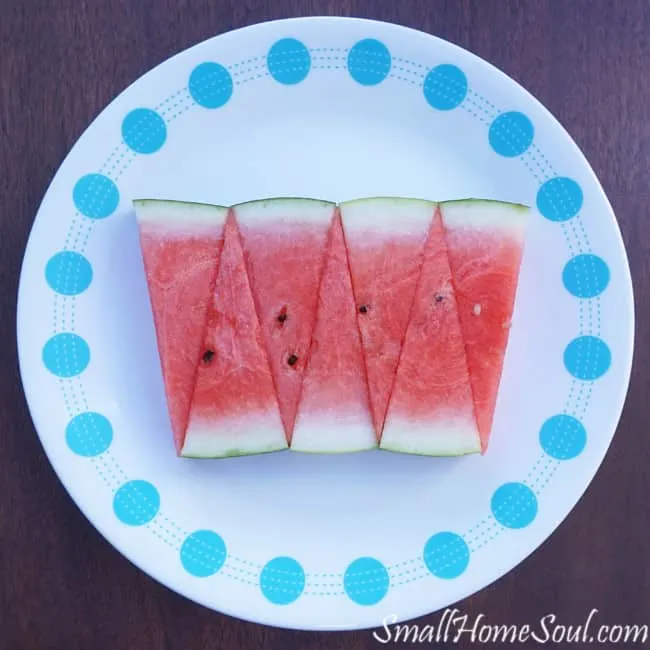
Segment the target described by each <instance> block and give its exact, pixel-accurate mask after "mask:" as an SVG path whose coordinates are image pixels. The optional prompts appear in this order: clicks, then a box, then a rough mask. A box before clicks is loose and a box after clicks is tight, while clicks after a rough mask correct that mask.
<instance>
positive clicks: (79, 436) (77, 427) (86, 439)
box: [65, 412, 113, 457]
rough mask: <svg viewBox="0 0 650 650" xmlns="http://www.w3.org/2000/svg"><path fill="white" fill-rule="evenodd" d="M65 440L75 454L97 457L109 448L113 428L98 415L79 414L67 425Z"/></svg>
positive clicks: (90, 413)
mask: <svg viewBox="0 0 650 650" xmlns="http://www.w3.org/2000/svg"><path fill="white" fill-rule="evenodd" d="M65 439H66V442H67V443H68V447H70V449H71V450H72V451H73V452H74V453H75V454H78V455H79V456H86V457H91V456H97V455H99V454H102V453H104V452H105V451H106V450H107V449H108V448H109V447H110V446H111V442H112V441H113V427H112V426H111V423H110V422H109V420H108V419H107V418H105V417H104V416H103V415H101V414H100V413H92V412H86V413H80V414H79V415H77V416H76V417H74V418H72V420H70V422H69V423H68V426H67V427H66V429H65Z"/></svg>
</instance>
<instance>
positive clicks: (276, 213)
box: [233, 198, 336, 228]
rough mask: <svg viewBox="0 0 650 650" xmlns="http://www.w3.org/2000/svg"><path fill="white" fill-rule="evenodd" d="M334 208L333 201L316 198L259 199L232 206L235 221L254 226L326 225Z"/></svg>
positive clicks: (246, 225)
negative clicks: (281, 223)
mask: <svg viewBox="0 0 650 650" xmlns="http://www.w3.org/2000/svg"><path fill="white" fill-rule="evenodd" d="M335 209H336V204H335V203H329V202H328V201H319V200H317V199H300V198H296V199H292V198H277V199H261V200H259V201H250V202H249V203H241V204H239V205H235V206H233V210H234V212H235V218H236V219H237V222H238V223H239V224H240V225H242V226H245V227H249V228H250V227H254V226H260V225H265V224H266V223H273V224H274V225H275V224H277V223H278V221H280V222H285V223H287V224H301V223H306V224H323V225H328V224H329V223H330V221H331V220H332V217H333V215H334V210H335Z"/></svg>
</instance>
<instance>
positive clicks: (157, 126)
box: [122, 108, 167, 154]
mask: <svg viewBox="0 0 650 650" xmlns="http://www.w3.org/2000/svg"><path fill="white" fill-rule="evenodd" d="M122 138H124V142H125V144H126V146H127V147H129V148H130V149H132V150H133V151H135V152H136V153H142V154H152V153H155V152H156V151H158V150H159V149H160V148H161V147H162V146H163V145H164V144H165V140H166V139H167V125H166V124H165V120H163V118H162V117H161V116H160V115H159V114H158V113H156V111H152V110H151V109H150V108H136V109H134V110H132V111H131V112H130V113H128V114H127V116H126V117H125V118H124V120H123V122H122Z"/></svg>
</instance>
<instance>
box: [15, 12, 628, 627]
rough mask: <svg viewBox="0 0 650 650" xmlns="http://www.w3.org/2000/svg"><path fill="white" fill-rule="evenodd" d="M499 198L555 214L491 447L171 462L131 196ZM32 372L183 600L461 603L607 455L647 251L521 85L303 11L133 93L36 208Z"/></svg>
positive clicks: (139, 549) (49, 406)
mask: <svg viewBox="0 0 650 650" xmlns="http://www.w3.org/2000/svg"><path fill="white" fill-rule="evenodd" d="M375 195H382V196H386V195H397V196H414V197H421V198H425V199H434V200H445V199H452V198H460V197H468V196H474V197H484V198H495V199H501V200H506V201H516V202H522V203H526V204H528V205H530V206H532V207H533V211H532V218H531V223H530V227H529V229H528V234H527V241H526V247H525V253H524V260H523V265H522V269H521V278H520V285H519V293H518V298H517V305H516V310H515V318H514V320H513V327H512V330H511V332H512V334H511V339H510V344H509V348H508V353H507V357H506V362H505V368H504V375H503V380H502V387H501V391H500V396H499V401H498V406H497V413H496V418H495V425H494V430H493V435H492V442H491V446H490V448H489V451H488V453H487V454H486V455H485V456H472V457H464V458H445V459H436V458H422V457H410V456H402V455H397V454H387V453H384V452H380V451H377V452H370V453H363V454H350V455H343V456H338V455H336V456H312V455H301V454H296V453H291V452H282V453H278V454H271V455H263V456H255V457H245V458H234V459H226V460H219V461H200V460H198V461H197V460H194V461H193V460H185V459H179V458H177V457H176V456H175V453H174V448H173V444H172V436H171V432H170V427H169V423H168V421H167V417H166V410H165V401H164V396H163V385H162V379H161V376H160V371H159V362H158V357H157V350H156V343H155V332H154V327H153V319H152V316H151V311H150V307H149V302H148V294H147V286H146V281H145V276H144V271H143V264H142V260H141V256H140V251H139V247H138V236H137V229H136V225H135V221H134V214H133V209H132V205H131V199H132V198H134V197H136V196H137V197H146V196H151V197H159V198H169V199H181V200H188V201H203V202H212V203H219V204H223V205H230V204H234V203H238V202H241V201H247V200H251V199H256V198H262V197H269V196H312V197H317V198H323V199H329V200H332V201H343V200H347V199H352V198H357V197H363V196H375ZM18 344H19V354H20V367H21V373H22V378H23V382H24V387H25V392H26V394H27V399H28V402H29V406H30V409H31V413H32V416H33V419H34V422H35V425H36V428H37V430H38V434H39V436H40V437H41V440H42V442H43V445H44V447H45V450H46V452H47V455H48V456H49V458H50V461H51V462H52V464H53V466H54V468H55V470H56V472H57V473H58V475H59V476H60V478H61V480H62V482H63V484H64V485H65V486H66V488H67V489H68V491H69V492H70V494H71V495H72V497H73V498H74V500H75V501H76V502H77V503H78V505H79V507H80V508H81V509H82V511H83V512H84V513H85V515H86V516H87V517H88V519H90V521H91V522H92V523H93V524H94V525H95V526H96V527H97V529H98V530H99V531H100V532H101V533H102V534H103V535H104V536H105V537H106V538H107V539H108V540H109V541H110V542H111V544H113V545H114V546H115V548H116V549H118V550H119V551H120V552H121V553H123V554H124V555H125V556H126V557H127V558H129V560H131V561H132V562H133V563H135V564H136V565H137V566H139V567H140V568H141V569H142V570H144V571H146V572H147V573H148V574H149V575H151V576H153V577H154V578H156V579H157V580H159V581H160V582H162V583H164V584H165V585H167V586H169V587H170V588H171V589H174V590H175V591H177V592H179V593H181V594H183V595H185V596H187V597H188V598H191V599H193V600H195V601H197V602H199V603H202V604H203V605H205V606H207V607H210V608H213V609H215V610H218V611H221V612H225V613H227V614H230V615H233V616H237V617H240V618H244V619H249V620H252V621H258V622H262V623H266V624H271V625H276V626H284V627H292V628H302V629H336V628H341V629H342V628H366V627H371V626H378V625H381V624H382V623H383V621H384V620H385V619H386V617H390V619H389V620H404V619H408V618H412V617H415V616H418V615H421V614H425V613H428V612H432V611H434V610H437V609H439V608H443V607H446V606H448V605H450V604H452V603H454V602H456V601H458V600H460V599H462V598H464V597H466V596H468V595H469V594H472V593H473V592H476V591H477V590H479V589H481V588H482V587H484V586H486V585H487V584H489V583H490V582H492V581H494V580H495V579H497V578H499V577H500V576H502V575H503V574H504V573H506V572H507V571H509V570H510V569H512V568H513V567H514V566H515V565H517V564H518V563H519V562H521V561H522V560H523V559H524V558H525V557H526V556H527V555H528V554H529V553H531V552H532V551H533V550H534V549H535V548H537V547H538V546H539V545H540V544H541V543H542V542H543V541H544V540H545V539H546V538H547V537H548V536H549V535H550V534H551V532H552V531H553V530H554V529H555V528H556V527H557V526H558V524H559V523H560V521H562V519H563V518H564V517H565V516H566V515H567V514H568V512H569V511H570V510H571V508H572V507H573V506H574V505H575V503H576V502H577V501H578V499H579V498H580V496H581V495H582V493H583V492H584V490H585V489H586V487H587V485H588V484H589V482H590V480H591V479H592V477H593V476H594V473H595V472H596V470H597V468H598V466H599V464H600V462H601V461H602V459H603V457H604V455H605V452H606V450H607V448H608V445H609V443H610V441H611V439H612V435H613V433H614V430H615V428H616V425H617V422H618V419H619V416H620V412H621V409H622V405H623V401H624V397H625V394H626V390H627V386H628V381H629V375H630V366H631V360H632V349H633V298H632V288H631V281H630V274H629V268H628V263H627V259H626V254H625V250H624V247H623V244H622V240H621V236H620V233H619V230H618V227H617V223H616V220H615V217H614V215H613V213H612V209H611V207H610V205H609V203H608V201H607V199H606V197H605V195H604V193H603V190H602V188H601V187H600V185H599V183H598V181H597V179H596V177H595V176H594V174H593V172H592V170H591V169H590V167H589V165H588V164H587V162H586V161H585V159H584V157H583V156H582V154H581V152H580V151H579V149H578V148H577V147H576V145H575V144H574V143H573V141H572V140H571V139H570V138H569V136H568V135H567V134H566V132H565V131H564V130H563V129H562V128H561V127H560V125H559V124H558V123H557V122H556V120H555V119H554V118H553V117H552V116H551V115H550V114H549V113H548V112H547V111H546V110H545V109H544V108H543V107H542V106H541V105H540V104H539V103H538V102H537V101H536V100H535V99H534V98H533V97H531V96H530V95H529V94H528V93H526V92H525V91H524V90H523V89H522V88H521V87H519V86H518V85H517V84H516V83H515V82H514V81H512V80H511V79H510V78H508V77H507V76H505V75H504V74H502V73H501V72H499V71H498V70H496V69H495V68H493V67H492V66H490V65H489V64H487V63H485V62H484V61H482V60H481V59H479V58H477V57H476V56H474V55H472V54H469V53H468V52H466V51H464V50H462V49H460V48H458V47H456V46H454V45H451V44H449V43H447V42H445V41H442V40H440V39H437V38H434V37H432V36H429V35H427V34H424V33H421V32H417V31H414V30H411V29H406V28H404V27H399V26H395V25H390V24H385V23H379V22H374V21H368V20H357V19H341V18H308V19H295V20H286V21H278V22H270V23H264V24H260V25H255V26H252V27H248V28H245V29H241V30H238V31H234V32H230V33H227V34H223V35H220V36H218V37H216V38H213V39H210V40H208V41H206V42H204V43H201V44H199V45H196V46H195V47H192V48H191V49H189V50H187V51H185V52H183V53H181V54H179V55H177V56H175V57H173V58H172V59H170V60H168V61H166V62H165V63H163V64H161V65H160V66H158V67H157V68H155V69H154V70H152V71H150V72H149V73H147V74H146V75H144V76H143V77H142V78H141V79H139V80H138V81H137V82H136V83H135V84H133V85H132V86H130V87H129V88H128V89H127V90H125V91H124V92H123V93H122V94H121V95H119V96H118V97H117V99H115V100H114V101H113V102H112V103H111V104H110V105H109V106H108V108H106V109H105V110H104V111H103V112H102V113H101V115H100V116H99V117H98V118H97V119H96V120H95V121H94V122H93V124H92V125H91V126H90V128H89V129H88V130H87V131H86V132H85V133H84V134H83V136H82V137H81V138H80V139H79V141H78V143H77V144H76V145H75V146H74V148H73V150H72V151H71V153H70V154H69V155H68V157H67V158H66V159H65V162H64V163H63V164H62V166H61V168H60V169H59V171H58V173H57V174H56V177H55V179H54V180H53V182H52V184H51V186H50V188H49V189H48V191H47V194H46V196H45V198H44V201H43V203H42V205H41V207H40V210H39V212H38V215H37V217H36V220H35V223H34V226H33V230H32V233H31V236H30V239H29V244H28V246H27V251H26V254H25V259H24V266H23V269H22V275H21V280H20V289H19V302H18Z"/></svg>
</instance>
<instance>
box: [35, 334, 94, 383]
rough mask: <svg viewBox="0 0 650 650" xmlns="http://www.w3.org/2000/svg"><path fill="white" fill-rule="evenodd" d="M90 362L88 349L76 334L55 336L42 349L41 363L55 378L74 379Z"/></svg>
mask: <svg viewBox="0 0 650 650" xmlns="http://www.w3.org/2000/svg"><path fill="white" fill-rule="evenodd" d="M89 362H90V348H89V347H88V344H87V343H86V341H84V340H83V339H82V338H81V337H80V336H78V335H77V334H70V333H69V332H66V333H64V334H55V335H54V336H53V337H52V338H51V339H50V340H49V341H48V342H47V343H46V344H45V346H44V347H43V363H44V364H45V367H46V368H47V369H48V370H49V371H50V372H51V373H52V374H53V375H56V376H57V377H75V376H76V375H78V374H80V373H82V372H83V371H84V370H85V369H86V367H87V366H88V363H89Z"/></svg>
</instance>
